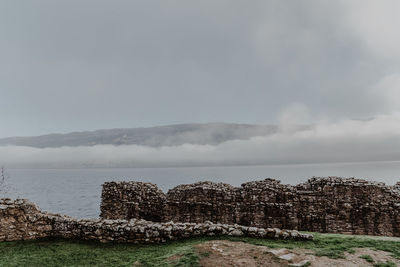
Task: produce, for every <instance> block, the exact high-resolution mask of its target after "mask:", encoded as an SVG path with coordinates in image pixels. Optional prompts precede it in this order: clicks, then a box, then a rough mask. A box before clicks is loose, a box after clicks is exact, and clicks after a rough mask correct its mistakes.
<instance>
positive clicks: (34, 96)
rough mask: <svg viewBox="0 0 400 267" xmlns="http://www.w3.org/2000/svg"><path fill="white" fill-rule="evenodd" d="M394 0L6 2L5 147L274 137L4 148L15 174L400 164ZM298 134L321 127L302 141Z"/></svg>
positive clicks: (2, 12)
mask: <svg viewBox="0 0 400 267" xmlns="http://www.w3.org/2000/svg"><path fill="white" fill-rule="evenodd" d="M398 10H400V2H399V1H397V0H381V1H374V0H352V1H344V0H343V1H342V0H337V1H329V0H303V1H284V0H276V1H275V0H267V1H265V0H262V1H257V0H253V1H236V0H203V1H187V0H181V1H177V0H175V1H172V0H159V1H156V0H146V1H128V0H126V1H125V0H116V1H109V0H79V1H78V0H68V1H67V0H64V1H60V0H48V1H47V0H46V1H45V0H35V1H2V0H0V124H1V125H2V127H0V137H7V136H30V135H39V134H47V133H55V132H56V133H60V132H61V133H65V132H71V131H84V130H95V129H109V128H133V127H150V126H156V125H168V124H176V123H193V122H199V123H202V122H203V123H204V122H234V123H250V124H276V125H278V126H279V131H278V132H277V133H275V134H272V135H268V136H258V137H254V138H250V139H249V140H230V141H227V142H224V143H221V144H218V145H194V144H184V145H180V146H170V147H156V148H154V147H153V148H152V147H146V146H134V145H133V146H132V145H131V146H107V145H97V146H92V147H62V148H44V149H39V148H32V147H18V146H7V147H0V162H1V163H2V164H3V165H4V164H5V165H7V166H13V165H25V166H47V167H48V166H62V167H82V166H91V167H104V166H109V167H160V166H193V165H196V166H209V165H247V164H250V165H251V164H286V163H287V164H297V163H315V162H350V161H385V160H395V161H396V160H400V138H399V136H400V34H399V30H398V26H399V25H400V16H398ZM298 124H308V125H312V126H313V127H312V128H307V129H304V130H302V131H293V129H295V128H296V127H294V126H296V125H298Z"/></svg>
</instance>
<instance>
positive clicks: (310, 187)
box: [101, 177, 400, 236]
mask: <svg viewBox="0 0 400 267" xmlns="http://www.w3.org/2000/svg"><path fill="white" fill-rule="evenodd" d="M138 185H140V186H138ZM147 188H152V190H150V191H149V190H148V189H147ZM119 190H121V191H119ZM124 190H127V191H129V194H130V196H132V199H134V202H135V203H137V204H136V205H131V204H129V202H130V200H131V198H130V197H127V198H126V194H125V193H124V192H123V191H124ZM108 192H113V193H112V194H109V193H108ZM117 192H118V193H117ZM147 192H151V193H150V194H149V195H147V194H148V193H147ZM119 196H123V197H122V198H121V197H119ZM103 197H106V198H107V201H103V202H102V206H101V211H102V212H101V216H102V217H103V218H114V219H115V218H124V219H130V218H144V217H142V216H140V213H141V211H143V210H146V209H148V210H149V211H153V210H158V213H157V214H158V217H157V221H160V222H165V221H175V222H194V223H201V222H205V221H212V222H215V223H224V224H235V223H237V224H240V225H246V226H252V227H261V228H271V227H276V228H281V229H296V230H303V231H316V232H329V233H347V234H369V235H387V236H400V224H399V223H400V183H398V184H396V185H395V186H385V185H384V184H382V183H375V182H368V181H365V180H360V179H354V178H347V179H346V178H338V177H325V178H317V177H314V178H311V179H310V180H308V181H307V182H305V183H303V184H300V185H297V186H291V185H283V184H281V183H280V182H279V181H276V180H273V179H265V180H263V181H256V182H249V183H244V184H242V186H241V187H232V186H231V185H228V184H223V183H213V182H199V183H194V184H189V185H180V186H177V187H175V188H173V189H171V190H169V191H168V193H167V194H164V193H162V192H161V191H160V190H158V188H157V187H156V186H155V185H152V184H149V183H147V184H146V186H144V183H136V182H119V183H118V188H117V187H116V186H115V183H106V184H104V185H103ZM139 197H140V200H141V202H138V200H137V199H138V198H139ZM152 199H156V201H155V202H154V206H153V204H152V203H153V202H152ZM119 207H123V208H119ZM138 214H139V215H138ZM152 218H153V219H154V218H155V217H154V216H153V217H152Z"/></svg>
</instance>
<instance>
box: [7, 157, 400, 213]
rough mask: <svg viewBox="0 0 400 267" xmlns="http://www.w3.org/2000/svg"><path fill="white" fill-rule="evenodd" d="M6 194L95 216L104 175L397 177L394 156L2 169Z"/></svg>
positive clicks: (166, 182) (293, 180) (169, 180)
mask: <svg viewBox="0 0 400 267" xmlns="http://www.w3.org/2000/svg"><path fill="white" fill-rule="evenodd" d="M6 171H7V173H8V174H9V176H10V178H9V183H10V186H11V189H10V190H9V192H8V195H9V196H10V197H12V198H16V197H20V198H27V199H29V200H30V201H32V202H35V203H36V204H38V205H39V207H40V208H41V209H42V210H46V211H49V212H55V213H62V214H67V215H70V216H74V217H78V218H97V217H98V216H99V213H100V195H101V184H102V183H103V182H105V181H112V180H118V181H122V180H124V181H145V182H152V183H155V184H157V185H158V186H159V187H160V188H161V189H162V190H163V191H167V190H168V189H170V188H172V187H174V186H176V185H179V184H185V183H193V182H196V181H204V180H209V181H215V182H224V183H229V184H232V185H234V186H239V185H240V184H241V183H243V182H247V181H253V180H261V179H264V178H267V177H271V178H276V179H279V180H281V181H282V183H288V184H297V183H300V182H304V181H306V180H307V179H308V178H310V177H312V176H342V177H357V178H363V179H367V180H374V181H380V182H385V183H386V184H388V185H392V184H394V183H395V182H397V181H400V162H373V163H348V164H307V165H278V166H240V167H187V168H125V169H124V168H118V169H7V170H6Z"/></svg>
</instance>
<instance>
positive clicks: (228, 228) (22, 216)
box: [0, 199, 313, 243]
mask: <svg viewBox="0 0 400 267" xmlns="http://www.w3.org/2000/svg"><path fill="white" fill-rule="evenodd" d="M214 235H229V236H252V237H259V238H284V239H286V238H290V239H299V240H310V239H312V238H313V236H312V235H309V234H303V233H299V232H297V231H290V230H279V229H271V228H267V229H263V228H257V227H248V226H240V225H227V224H216V223H212V222H204V223H198V224H197V223H174V222H163V223H157V222H151V221H146V220H141V219H132V220H122V219H118V220H107V219H97V220H77V219H74V218H71V217H68V216H63V215H59V214H50V213H46V212H42V211H40V210H39V209H38V207H37V206H36V205H34V204H32V203H29V202H28V201H26V200H21V199H19V200H15V201H12V200H10V199H0V241H15V240H32V239H37V238H43V237H63V238H74V239H83V240H97V241H100V242H120V243H162V242H166V241H169V240H178V239H182V238H189V237H195V236H214Z"/></svg>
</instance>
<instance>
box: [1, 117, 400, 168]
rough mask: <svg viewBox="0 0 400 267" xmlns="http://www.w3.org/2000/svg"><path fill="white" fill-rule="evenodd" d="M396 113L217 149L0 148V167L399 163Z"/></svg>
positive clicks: (399, 125)
mask: <svg viewBox="0 0 400 267" xmlns="http://www.w3.org/2000/svg"><path fill="white" fill-rule="evenodd" d="M399 135H400V113H394V114H392V115H381V116H377V117H376V118H374V119H371V120H364V121H361V120H342V121H338V122H324V123H320V124H317V125H315V126H314V127H313V128H311V129H306V130H300V131H296V132H288V131H281V132H278V133H276V134H273V135H269V136H259V137H254V138H251V139H249V140H232V141H227V142H224V143H221V144H219V145H215V146H213V145H191V144H184V145H180V146H164V147H159V148H154V147H147V146H136V145H129V146H110V145H98V146H93V147H62V148H44V149H39V148H31V147H18V146H8V147H0V162H1V163H2V164H3V165H5V166H24V167H43V166H45V167H167V166H214V165H251V164H293V163H319V162H351V161H384V160H387V161H389V160H400V139H399Z"/></svg>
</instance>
